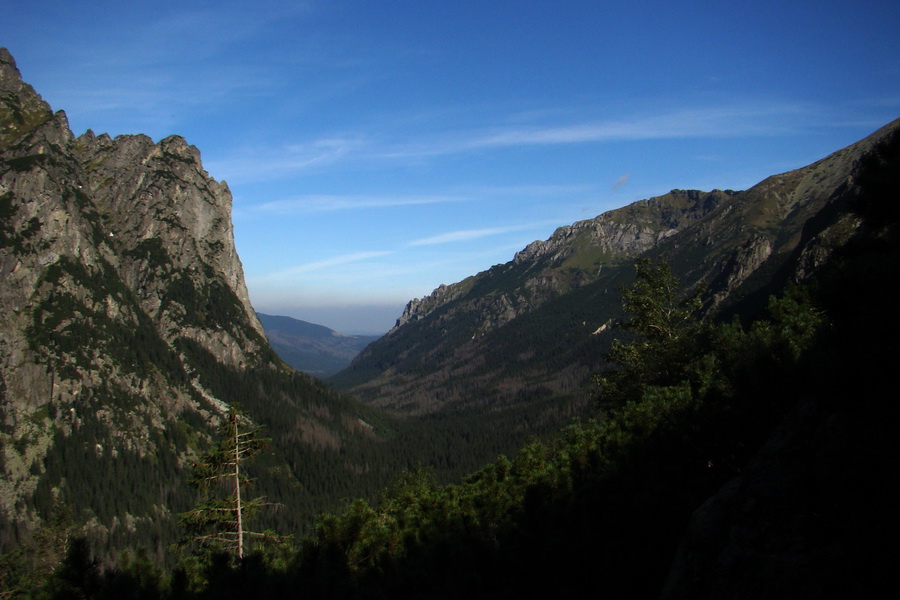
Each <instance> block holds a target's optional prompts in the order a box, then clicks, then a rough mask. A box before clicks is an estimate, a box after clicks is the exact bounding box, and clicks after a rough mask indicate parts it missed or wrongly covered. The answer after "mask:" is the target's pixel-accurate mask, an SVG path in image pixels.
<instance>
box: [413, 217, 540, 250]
mask: <svg viewBox="0 0 900 600" xmlns="http://www.w3.org/2000/svg"><path fill="white" fill-rule="evenodd" d="M554 223H555V222H554ZM548 224H550V222H547V221H545V222H541V223H529V224H523V225H510V226H507V227H486V228H483V229H463V230H459V231H450V232H447V233H442V234H440V235H435V236H431V237H427V238H422V239H418V240H413V241H411V242H409V243H408V244H407V246H433V245H436V244H451V243H454V242H466V241H469V240H475V239H479V238H484V237H490V236H494V235H503V234H505V233H513V232H516V231H527V230H529V229H535V228H537V227H542V226H546V225H548Z"/></svg>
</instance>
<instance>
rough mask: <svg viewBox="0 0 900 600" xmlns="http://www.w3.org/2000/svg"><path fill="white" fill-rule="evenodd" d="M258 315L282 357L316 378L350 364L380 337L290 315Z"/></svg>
mask: <svg viewBox="0 0 900 600" xmlns="http://www.w3.org/2000/svg"><path fill="white" fill-rule="evenodd" d="M256 314H257V316H258V317H259V321H260V323H262V326H263V329H264V330H265V332H266V337H267V338H268V340H269V344H270V345H271V346H272V349H273V350H275V352H276V353H278V356H279V357H280V358H281V360H283V361H284V362H285V363H287V364H288V365H289V366H291V367H293V368H294V369H297V370H298V371H302V372H304V373H309V374H310V375H314V376H316V377H327V376H329V375H333V374H335V373H337V372H338V371H340V370H341V369H344V368H346V367H348V366H349V365H350V362H351V361H352V360H353V359H354V358H355V357H356V355H357V354H359V353H360V351H362V349H363V348H365V347H366V346H368V345H369V344H370V343H372V342H374V341H375V340H377V339H378V338H379V337H380V336H377V335H342V334H340V333H338V332H336V331H334V330H333V329H329V328H328V327H325V326H323V325H315V324H313V323H307V322H306V321H301V320H299V319H293V318H291V317H279V316H273V315H266V314H263V313H256Z"/></svg>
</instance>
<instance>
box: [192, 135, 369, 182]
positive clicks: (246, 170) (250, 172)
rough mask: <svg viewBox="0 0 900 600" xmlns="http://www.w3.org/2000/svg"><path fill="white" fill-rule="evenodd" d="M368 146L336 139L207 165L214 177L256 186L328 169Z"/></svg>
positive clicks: (250, 151) (248, 152)
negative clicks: (313, 170) (362, 147)
mask: <svg viewBox="0 0 900 600" xmlns="http://www.w3.org/2000/svg"><path fill="white" fill-rule="evenodd" d="M365 143H366V142H365V140H363V139H362V138H357V137H339V136H334V137H324V138H320V139H316V140H313V141H311V142H308V143H293V144H288V145H283V146H279V147H269V148H243V149H241V150H240V151H238V152H235V153H233V154H232V155H231V156H228V157H225V158H212V159H210V160H204V165H205V166H206V169H207V170H208V171H209V172H210V173H212V174H213V175H214V176H218V177H222V178H225V179H227V180H228V181H229V182H231V183H256V182H260V181H267V180H271V179H280V178H283V177H289V176H292V175H296V174H298V173H299V172H301V171H305V170H309V169H311V168H314V167H321V166H324V165H328V164H330V163H333V162H336V161H338V160H339V159H341V158H343V157H345V156H346V155H348V154H350V153H351V152H354V151H355V150H356V149H357V148H359V147H361V146H363V145H364V144H365Z"/></svg>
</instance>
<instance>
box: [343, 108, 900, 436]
mask: <svg viewBox="0 0 900 600" xmlns="http://www.w3.org/2000/svg"><path fill="white" fill-rule="evenodd" d="M898 127H900V122H898V121H895V122H893V123H891V124H889V125H887V126H885V127H884V128H882V129H880V130H879V131H877V132H875V133H873V134H872V135H871V136H869V137H867V138H866V139H864V140H862V141H860V142H858V143H856V144H853V145H852V146H849V147H847V148H844V149H842V150H839V151H837V152H835V153H834V154H832V155H830V156H828V157H826V158H824V159H822V160H820V161H817V162H816V163H813V164H811V165H809V166H807V167H803V168H800V169H796V170H794V171H789V172H787V173H782V174H779V175H774V176H772V177H769V178H767V179H765V180H764V181H762V182H760V183H759V184H757V185H755V186H753V187H752V188H750V189H748V190H746V191H740V192H736V191H731V190H714V191H711V192H703V191H697V190H677V189H676V190H672V191H671V192H669V193H667V194H664V195H662V196H659V197H655V198H651V199H648V200H643V201H639V202H636V203H634V204H631V205H628V206H625V207H623V208H620V209H616V210H612V211H609V212H606V213H603V214H602V215H599V216H598V217H595V218H593V219H588V220H585V221H580V222H577V223H574V224H572V225H568V226H563V227H560V228H558V229H557V230H556V232H555V233H554V234H553V235H552V236H551V237H550V238H549V239H547V240H544V241H536V242H534V243H532V244H530V245H528V246H527V247H526V248H524V249H523V250H521V251H520V252H518V253H517V254H516V256H515V258H514V259H513V260H512V261H510V262H508V263H505V264H502V265H496V266H494V267H491V268H490V269H488V270H486V271H483V272H481V273H478V274H477V275H473V276H471V277H468V278H466V279H464V280H463V281H460V282H458V283H454V284H452V285H442V286H440V287H438V288H437V289H436V290H434V292H432V293H431V294H430V295H429V296H427V297H425V298H422V299H415V300H412V301H411V302H410V303H409V304H408V305H407V307H406V309H405V310H404V312H403V314H402V316H401V317H400V318H399V319H398V321H397V325H396V326H395V327H394V328H393V329H392V330H391V331H390V332H389V333H388V334H387V335H386V336H384V337H383V338H382V339H380V340H378V341H376V342H374V343H372V344H370V345H369V346H367V347H366V348H365V350H363V351H362V352H361V353H360V355H359V356H358V357H357V358H356V359H355V360H354V361H353V363H352V365H351V366H350V367H349V368H347V369H345V370H344V371H342V372H341V373H339V374H338V375H336V376H335V377H333V378H332V379H331V381H332V383H334V384H335V385H337V386H338V387H339V388H340V389H343V390H345V391H347V392H348V393H350V394H351V395H353V396H355V397H357V398H360V399H361V400H364V401H365V402H367V403H369V404H370V405H372V406H376V407H380V408H385V409H387V410H389V411H391V412H392V413H394V414H398V415H403V416H410V415H426V414H445V413H454V412H456V411H460V410H473V411H474V410H483V409H485V408H489V412H490V414H494V415H497V414H502V413H503V412H504V410H505V409H506V408H510V409H511V410H522V408H523V406H525V405H531V407H532V408H531V415H530V417H529V419H530V421H531V422H532V423H533V424H535V425H540V424H545V425H546V427H547V428H548V429H549V430H552V429H555V428H558V427H559V426H560V425H561V424H562V423H564V422H565V420H567V419H568V418H570V417H571V415H572V414H576V413H577V412H578V411H579V410H581V409H583V408H584V407H586V406H588V405H589V404H590V403H591V400H592V398H593V395H594V393H595V391H594V390H593V389H592V386H591V377H592V375H593V374H595V373H597V372H598V371H600V369H601V368H602V367H603V364H602V357H603V355H604V353H605V351H606V349H608V348H609V344H610V342H611V340H612V338H613V337H614V336H616V335H620V333H619V332H618V331H617V330H616V328H615V327H613V326H612V325H614V324H615V322H616V321H617V320H619V319H620V318H621V316H622V314H621V309H620V299H619V293H618V292H619V290H620V288H621V287H622V286H623V285H626V284H628V283H629V282H630V281H631V280H632V279H633V273H634V270H633V263H634V261H635V260H636V259H637V258H639V257H650V258H665V260H667V261H668V262H669V263H670V264H671V267H672V269H673V272H674V273H675V274H676V275H677V276H678V277H679V278H680V279H681V280H682V281H684V282H686V283H687V285H688V286H689V287H690V286H694V285H697V284H699V283H700V282H702V283H703V285H704V286H705V291H704V293H703V300H704V307H705V309H704V310H705V312H706V313H708V314H715V315H718V317H719V318H724V319H727V318H730V317H731V315H736V314H740V315H743V316H744V317H745V318H749V317H751V316H752V315H753V314H755V313H757V312H758V311H759V310H760V309H762V308H763V307H764V306H765V302H766V299H767V297H768V296H769V294H771V293H775V292H777V291H779V290H781V289H782V288H783V287H784V286H785V285H786V284H788V283H789V282H800V281H803V280H805V279H807V278H808V277H810V276H811V275H812V274H814V273H815V272H816V270H817V269H818V268H819V267H820V266H821V265H822V264H824V263H825V262H826V261H827V259H828V257H829V256H830V255H831V254H832V252H833V251H834V249H835V248H837V247H840V246H841V245H842V244H843V243H845V242H846V241H847V240H848V239H849V238H850V237H852V235H853V234H854V233H855V232H856V229H857V227H858V226H859V219H857V218H855V217H854V216H853V215H852V214H851V213H850V212H848V210H847V206H848V202H849V201H850V198H852V197H853V193H854V181H855V178H857V177H858V175H859V168H860V165H861V164H862V163H863V162H864V160H863V159H864V157H865V156H866V155H867V154H868V153H870V152H871V151H872V149H873V148H874V147H875V146H876V145H878V144H879V143H880V142H882V141H883V140H885V139H887V138H889V137H890V136H891V135H893V134H894V133H895V132H896V131H897V129H898ZM532 431H533V429H532Z"/></svg>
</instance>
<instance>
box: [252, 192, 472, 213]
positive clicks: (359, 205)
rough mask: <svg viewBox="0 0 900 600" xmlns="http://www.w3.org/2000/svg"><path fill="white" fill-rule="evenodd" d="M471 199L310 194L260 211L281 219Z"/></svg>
mask: <svg viewBox="0 0 900 600" xmlns="http://www.w3.org/2000/svg"><path fill="white" fill-rule="evenodd" d="M470 199H471V198H469V197H466V196H454V195H403V194H398V195H384V196H380V195H374V196H370V195H354V194H349V195H333V194H310V195H305V196H296V197H293V198H285V199H282V200H273V201H272V202H266V203H265V204H261V205H259V207H258V210H260V211H263V212H267V213H274V214H279V215H296V214H306V213H316V212H328V211H336V210H361V209H368V208H389V207H394V206H415V205H424V204H446V203H451V202H465V201H468V200H470Z"/></svg>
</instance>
